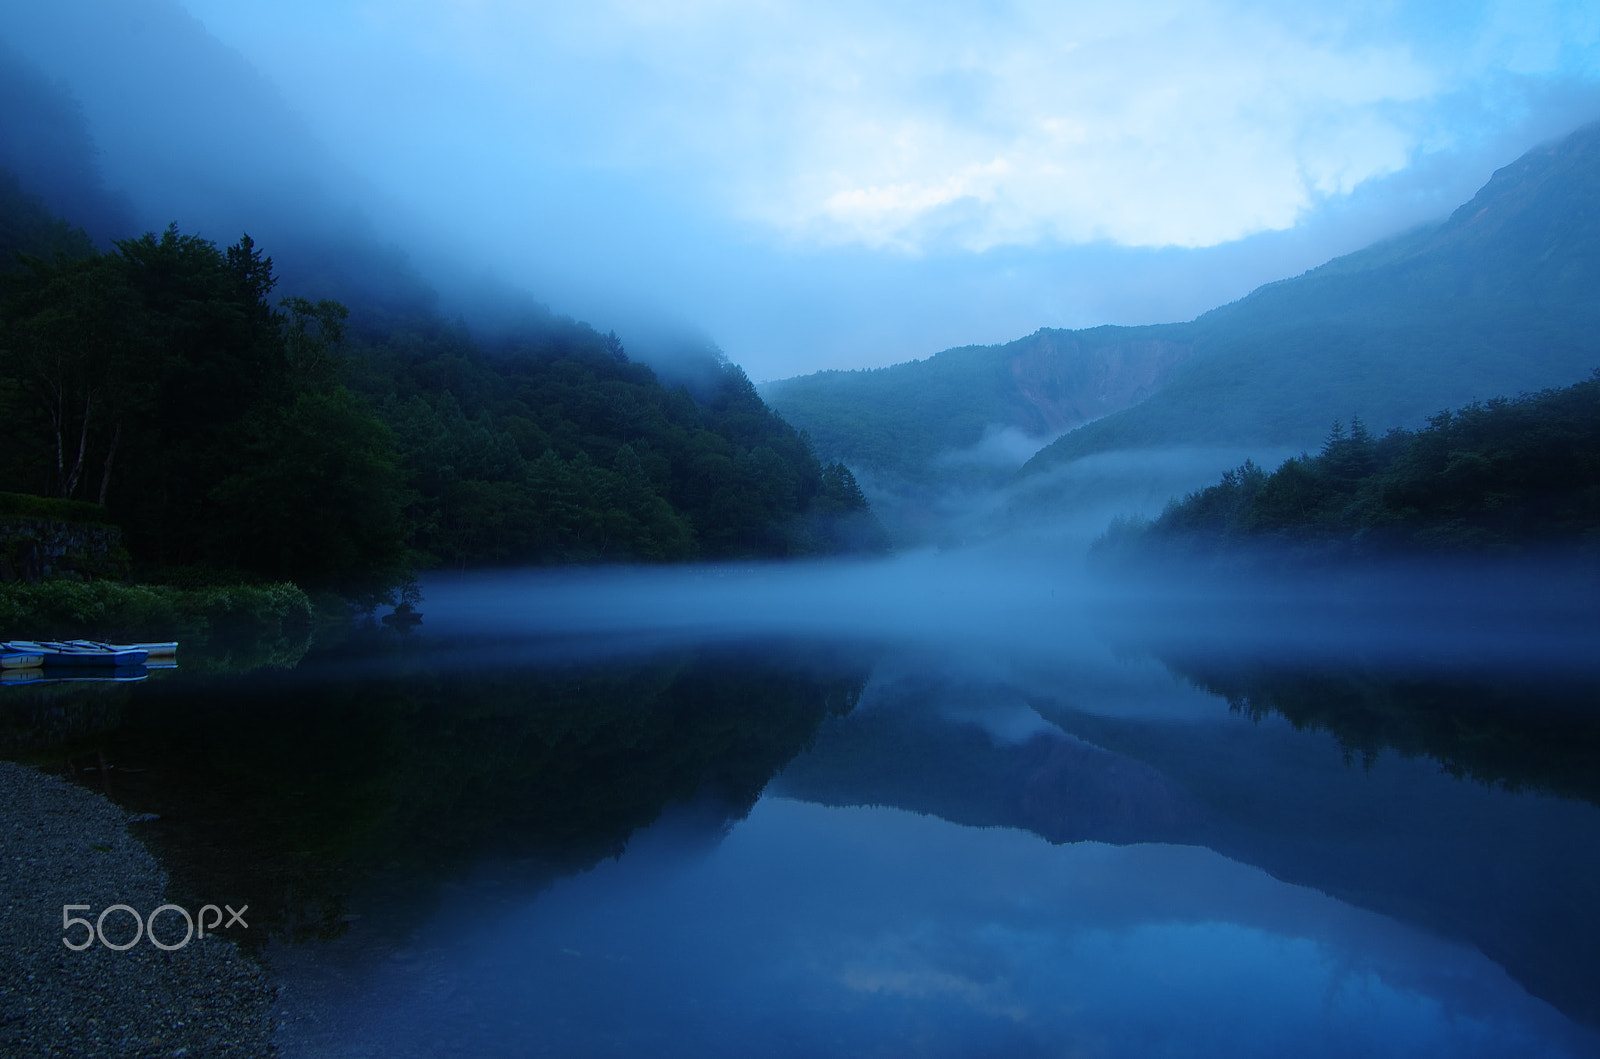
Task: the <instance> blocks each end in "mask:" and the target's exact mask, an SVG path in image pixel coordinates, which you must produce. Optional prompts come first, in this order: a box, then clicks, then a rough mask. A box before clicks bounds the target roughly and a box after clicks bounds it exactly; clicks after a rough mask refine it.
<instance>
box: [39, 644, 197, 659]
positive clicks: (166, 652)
mask: <svg viewBox="0 0 1600 1059" xmlns="http://www.w3.org/2000/svg"><path fill="white" fill-rule="evenodd" d="M61 642H62V643H64V644H66V645H67V646H68V647H85V648H93V649H96V650H105V651H143V652H145V653H146V654H147V655H148V656H149V657H150V658H151V659H158V658H172V657H174V656H176V655H177V653H178V642H177V641H176V640H167V641H163V642H161V643H103V642H101V641H100V640H63V641H61Z"/></svg>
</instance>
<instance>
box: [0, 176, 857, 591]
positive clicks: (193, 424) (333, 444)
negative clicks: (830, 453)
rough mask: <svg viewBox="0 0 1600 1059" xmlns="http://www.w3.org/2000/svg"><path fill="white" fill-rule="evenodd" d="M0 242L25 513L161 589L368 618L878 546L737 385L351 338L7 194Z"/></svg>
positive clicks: (567, 353) (850, 498)
mask: <svg viewBox="0 0 1600 1059" xmlns="http://www.w3.org/2000/svg"><path fill="white" fill-rule="evenodd" d="M0 236H3V237H4V238H5V239H7V240H9V241H10V245H9V246H8V247H6V249H8V250H9V251H12V252H13V256H11V257H10V258H9V259H8V261H7V262H6V263H7V264H9V265H10V266H11V267H10V268H9V269H8V271H7V272H6V274H5V275H4V277H3V286H0V446H3V448H4V451H5V452H6V454H7V459H6V460H5V461H4V464H3V466H0V490H9V491H15V492H23V493H34V494H39V495H49V496H59V497H65V498H77V499H86V500H89V501H93V502H96V503H100V504H103V505H104V506H105V510H106V512H107V514H108V517H109V518H110V519H111V520H113V521H114V522H116V523H117V524H119V525H120V526H121V527H122V528H123V530H124V533H125V536H126V540H127V543H128V546H129V548H130V550H131V552H132V554H133V557H134V560H135V562H136V563H137V564H138V566H139V567H140V569H141V572H142V573H143V574H144V575H145V576H147V577H148V576H154V577H157V578H170V577H179V578H183V579H196V578H198V579H215V578H219V577H242V578H245V579H252V578H273V579H292V580H295V581H298V582H300V583H302V584H304V585H306V586H307V587H310V588H314V589H323V590H331V591H335V592H340V593H343V594H346V595H350V596H354V597H364V598H371V597H373V596H375V595H381V594H382V593H383V592H384V591H385V590H386V589H388V588H389V587H391V586H393V585H395V584H397V583H399V582H400V581H401V580H402V579H403V578H404V577H405V576H406V573H407V571H408V570H409V569H411V568H413V567H415V566H418V565H422V566H433V565H438V564H451V565H467V564H477V563H501V562H583V561H601V560H604V561H616V560H629V559H640V560H675V559H691V558H708V559H709V558H732V557H779V556H794V555H807V554H816V553H819V552H831V551H836V550H840V549H843V548H847V547H872V546H875V544H876V537H875V527H874V525H873V523H872V521H871V517H870V515H869V514H868V513H867V512H866V509H865V501H864V500H863V499H862V497H861V494H860V491H859V490H858V489H857V488H856V486H855V483H854V481H853V479H852V478H851V477H850V474H849V472H848V471H846V470H844V469H843V468H842V467H839V466H833V467H826V468H825V467H823V466H822V465H821V464H820V463H819V462H818V461H817V460H816V458H815V457H814V456H813V455H812V453H811V451H810V449H809V448H808V447H807V445H806V444H805V442H804V440H803V439H802V438H801V437H800V436H799V435H798V434H797V433H796V432H795V431H794V430H793V429H792V428H791V427H789V426H788V425H787V424H786V423H784V422H783V420H781V419H779V418H778V417H777V416H776V415H775V414H774V413H772V412H771V411H770V410H769V409H768V408H766V406H765V405H764V404H762V402H761V400H760V398H759V397H758V396H757V395H756V393H755V391H754V389H753V387H752V386H751V385H750V383H749V381H748V380H747V379H746V378H745V376H744V374H743V373H742V372H741V371H740V370H739V369H738V368H737V367H735V366H733V365H729V364H722V365H720V366H719V367H717V368H716V371H715V382H714V383H713V384H712V385H710V386H708V387H706V388H704V392H703V393H700V394H697V395H691V394H690V393H689V392H688V391H687V390H684V389H681V388H680V389H677V390H668V389H666V388H665V387H663V386H662V385H661V384H660V383H659V382H658V380H657V379H656V377H655V375H654V373H653V372H651V370H650V369H649V368H647V367H645V366H643V365H640V364H636V363H633V362H631V361H629V359H628V358H627V355H626V353H625V352H624V350H623V349H622V346H621V343H620V342H619V341H618V340H617V339H616V337H615V336H614V335H600V334H597V333H596V332H595V331H594V330H593V329H591V328H589V327H588V326H586V325H584V324H580V323H574V322H572V321H570V320H563V319H560V318H555V317H550V318H548V319H546V320H543V321H542V323H543V324H544V326H542V327H530V328H528V329H527V330H526V331H525V332H524V333H523V334H522V335H521V336H520V337H519V338H518V339H517V340H516V341H515V342H514V343H513V344H510V345H509V346H508V348H505V349H501V350H497V351H495V353H494V354H493V355H491V354H490V353H488V352H485V351H484V350H482V349H480V348H479V347H478V346H477V345H476V344H475V343H474V341H473V340H472V338H471V337H470V336H469V335H468V334H466V333H465V332H464V331H463V330H461V329H459V328H456V327H452V326H450V325H448V324H446V323H445V322H443V321H441V320H439V319H437V318H435V317H431V316H427V315H423V314H420V313H419V314H416V315H414V316H412V317H411V318H410V320H409V322H408V323H407V324H405V325H404V326H401V325H399V324H396V323H394V322H393V321H392V320H387V321H386V320H385V319H383V318H381V317H379V318H376V319H374V318H371V317H369V318H368V319H367V320H366V321H365V324H364V326H363V327H361V328H359V329H350V328H347V326H346V325H347V318H348V312H347V310H346V309H345V307H344V306H343V305H341V304H339V303H337V302H334V301H328V300H322V301H317V302H312V301H310V300H307V299H305V298H300V297H289V298H283V299H280V298H277V297H275V295H274V292H273V288H274V285H275V282H276V279H275V276H274V273H273V267H272V262H271V259H270V258H268V257H267V256H265V255H264V254H263V253H262V251H261V250H260V249H259V248H257V247H256V246H255V245H254V244H253V243H252V242H251V240H250V239H249V238H248V237H245V238H244V239H242V240H241V241H240V242H238V243H237V244H235V245H233V246H230V247H227V248H219V247H217V246H216V245H214V244H212V243H211V242H209V241H207V240H204V239H201V238H198V237H195V236H191V235H185V234H183V233H181V232H180V231H178V230H177V229H176V228H175V227H174V228H171V229H169V230H168V231H166V232H165V233H163V234H162V235H160V236H156V235H145V236H142V237H140V238H137V239H127V240H120V241H118V242H117V243H116V244H115V247H114V248H113V249H112V250H110V251H109V252H105V253H100V252H96V251H94V250H93V249H92V247H91V245H90V243H89V241H88V239H87V237H86V236H85V235H84V234H83V233H82V232H81V231H78V230H74V229H72V228H70V227H69V226H68V225H66V224H65V223H64V222H62V221H60V220H59V219H57V218H54V217H52V216H51V215H50V214H49V212H48V211H47V210H45V208H44V207H43V205H42V203H40V202H39V201H38V200H36V199H32V198H30V197H29V196H27V195H25V194H23V193H22V192H21V191H20V190H19V189H18V188H17V185H16V181H15V178H14V177H12V176H11V175H10V174H5V173H0ZM15 251H22V252H25V253H28V254H32V255H34V256H32V257H31V258H22V259H19V258H17V257H15V254H14V252H15ZM385 324H387V325H388V326H385ZM347 332H348V333H347Z"/></svg>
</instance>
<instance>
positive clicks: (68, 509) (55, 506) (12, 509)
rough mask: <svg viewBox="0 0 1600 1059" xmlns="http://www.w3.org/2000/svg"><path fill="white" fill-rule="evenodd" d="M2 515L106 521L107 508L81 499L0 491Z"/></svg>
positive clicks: (78, 520) (52, 519) (102, 522)
mask: <svg viewBox="0 0 1600 1059" xmlns="http://www.w3.org/2000/svg"><path fill="white" fill-rule="evenodd" d="M0 515H20V516H22V517H23V518H42V519H49V520H50V521H52V522H84V523H89V524H91V525H97V524H104V523H106V509H105V508H103V507H101V506H100V505H99V504H88V503H84V502H83V501H81V500H56V499H53V498H51V497H46V496H30V495H28V494H27V493H0Z"/></svg>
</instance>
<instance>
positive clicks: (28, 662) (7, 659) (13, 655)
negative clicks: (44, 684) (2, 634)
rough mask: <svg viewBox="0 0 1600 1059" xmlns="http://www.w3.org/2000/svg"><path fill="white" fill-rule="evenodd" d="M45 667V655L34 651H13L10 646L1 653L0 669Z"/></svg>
mask: <svg viewBox="0 0 1600 1059" xmlns="http://www.w3.org/2000/svg"><path fill="white" fill-rule="evenodd" d="M42 665H44V655H41V654H37V653H35V652H33V651H13V650H12V649H11V646H10V645H9V644H7V645H6V649H5V650H4V651H0V669H38V668H39V667H40V666H42Z"/></svg>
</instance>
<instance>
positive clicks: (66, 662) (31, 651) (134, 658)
mask: <svg viewBox="0 0 1600 1059" xmlns="http://www.w3.org/2000/svg"><path fill="white" fill-rule="evenodd" d="M0 651H5V652H8V653H20V654H28V655H39V656H40V662H39V664H41V665H43V666H44V667H46V668H54V667H57V666H74V667H78V666H137V665H143V664H144V661H145V659H147V658H149V657H150V652H148V651H145V650H142V649H140V648H130V649H126V650H124V649H120V648H113V647H110V646H109V645H108V646H95V647H81V646H76V645H74V644H68V643H63V642H62V641H59V640H8V641H7V642H5V643H4V644H0Z"/></svg>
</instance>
